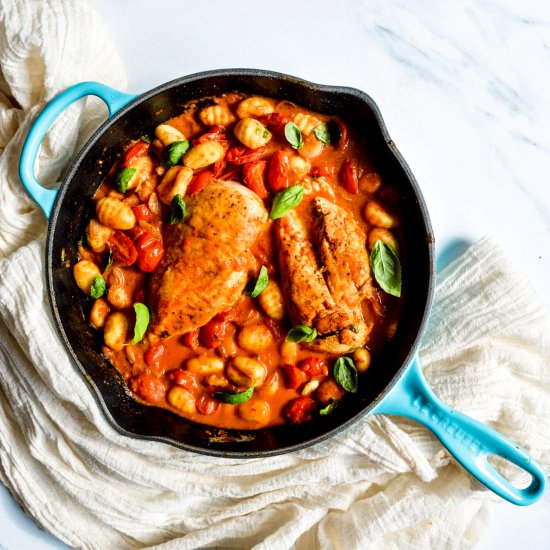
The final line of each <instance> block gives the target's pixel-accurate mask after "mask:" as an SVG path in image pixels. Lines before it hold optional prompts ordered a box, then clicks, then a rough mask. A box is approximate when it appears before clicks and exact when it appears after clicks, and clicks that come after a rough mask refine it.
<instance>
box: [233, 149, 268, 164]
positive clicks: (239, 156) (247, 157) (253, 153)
mask: <svg viewBox="0 0 550 550" xmlns="http://www.w3.org/2000/svg"><path fill="white" fill-rule="evenodd" d="M266 151H267V145H264V146H263V147H258V148H257V149H249V148H248V147H245V146H244V145H235V146H234V147H230V148H229V149H228V151H227V154H226V155H225V160H226V161H227V162H231V163H233V164H237V165H241V164H246V163H247V162H252V161H254V160H259V159H261V158H262V157H263V155H264V153H265V152H266Z"/></svg>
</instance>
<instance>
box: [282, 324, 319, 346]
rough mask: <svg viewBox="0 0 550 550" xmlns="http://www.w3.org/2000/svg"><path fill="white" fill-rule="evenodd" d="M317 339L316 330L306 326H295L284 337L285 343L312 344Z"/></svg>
mask: <svg viewBox="0 0 550 550" xmlns="http://www.w3.org/2000/svg"><path fill="white" fill-rule="evenodd" d="M315 338H317V330H315V329H314V328H311V327H308V326H306V325H296V326H295V327H294V328H291V329H290V330H289V331H288V334H287V335H286V338H285V340H286V341H287V342H313V340H315Z"/></svg>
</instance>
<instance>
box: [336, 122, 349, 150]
mask: <svg viewBox="0 0 550 550" xmlns="http://www.w3.org/2000/svg"><path fill="white" fill-rule="evenodd" d="M336 124H337V125H338V130H340V139H339V140H338V148H339V149H343V148H344V147H345V146H346V145H347V144H348V127H347V126H346V125H345V124H344V123H343V122H342V121H341V120H337V121H336Z"/></svg>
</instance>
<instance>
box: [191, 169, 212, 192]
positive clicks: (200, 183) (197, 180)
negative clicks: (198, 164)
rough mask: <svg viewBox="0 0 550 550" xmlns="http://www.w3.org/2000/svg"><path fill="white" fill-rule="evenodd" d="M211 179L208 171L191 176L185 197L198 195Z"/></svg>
mask: <svg viewBox="0 0 550 550" xmlns="http://www.w3.org/2000/svg"><path fill="white" fill-rule="evenodd" d="M213 179H214V174H213V173H212V172H211V171H210V170H203V171H202V172H199V173H198V174H197V175H196V176H193V179H192V180H191V183H190V184H189V187H188V188H187V195H189V196H191V197H193V196H195V195H198V194H199V193H200V192H201V191H202V190H203V189H205V188H206V187H208V186H209V185H210V183H211V182H212V180H213Z"/></svg>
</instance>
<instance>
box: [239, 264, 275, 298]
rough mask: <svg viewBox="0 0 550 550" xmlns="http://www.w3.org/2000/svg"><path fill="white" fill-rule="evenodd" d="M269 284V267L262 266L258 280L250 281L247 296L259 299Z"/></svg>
mask: <svg viewBox="0 0 550 550" xmlns="http://www.w3.org/2000/svg"><path fill="white" fill-rule="evenodd" d="M268 283H269V273H268V272H267V267H266V266H265V265H262V268H261V269H260V273H259V275H258V278H257V279H254V280H252V281H250V283H249V284H248V285H247V287H246V291H245V294H246V295H247V296H250V297H251V298H257V297H258V296H259V295H260V294H261V293H262V292H263V291H264V290H265V287H266V286H267V284H268Z"/></svg>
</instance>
